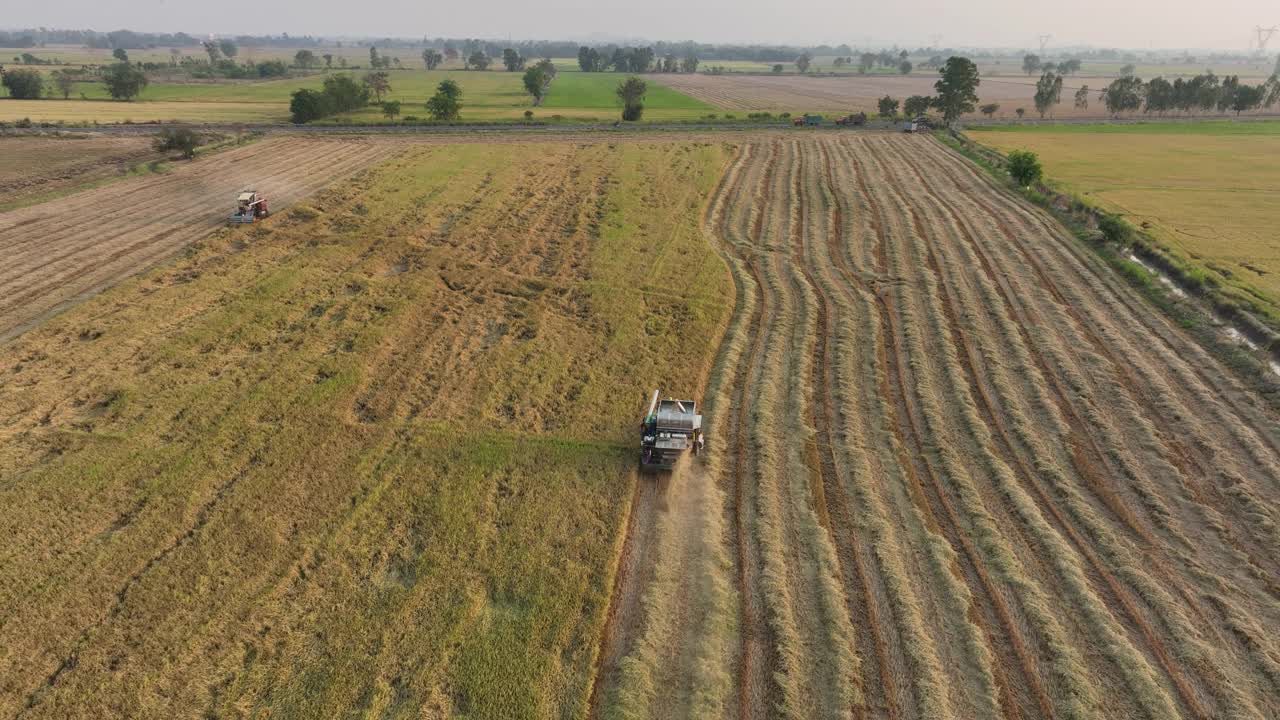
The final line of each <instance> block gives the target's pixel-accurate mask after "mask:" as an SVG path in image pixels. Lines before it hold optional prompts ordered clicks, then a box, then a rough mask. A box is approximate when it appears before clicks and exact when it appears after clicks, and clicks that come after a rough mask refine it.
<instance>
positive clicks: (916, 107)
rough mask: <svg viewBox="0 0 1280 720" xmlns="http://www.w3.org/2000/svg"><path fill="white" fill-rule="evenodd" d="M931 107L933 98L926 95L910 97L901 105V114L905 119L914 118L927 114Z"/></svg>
mask: <svg viewBox="0 0 1280 720" xmlns="http://www.w3.org/2000/svg"><path fill="white" fill-rule="evenodd" d="M931 107H933V98H931V97H929V96H928V95H912V96H911V97H909V98H907V99H906V100H905V101H903V103H902V112H903V114H905V115H906V116H907V117H916V116H918V115H923V114H925V113H927V112H929V108H931Z"/></svg>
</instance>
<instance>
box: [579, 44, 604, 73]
mask: <svg viewBox="0 0 1280 720" xmlns="http://www.w3.org/2000/svg"><path fill="white" fill-rule="evenodd" d="M578 68H579V69H580V70H582V72H602V71H603V70H604V69H605V57H604V55H603V54H602V53H601V52H600V51H599V50H597V49H595V48H593V47H587V46H586V45H583V46H582V47H580V48H578Z"/></svg>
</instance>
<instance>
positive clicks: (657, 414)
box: [640, 390, 705, 470]
mask: <svg viewBox="0 0 1280 720" xmlns="http://www.w3.org/2000/svg"><path fill="white" fill-rule="evenodd" d="M658 397H659V391H658V390H654V391H653V400H652V401H651V402H650V403H649V412H648V414H646V415H645V417H644V421H643V422H642V423H640V467H641V468H642V469H644V470H670V469H671V468H673V467H675V464H676V461H677V460H679V459H680V456H681V455H683V454H684V453H685V451H686V450H692V451H693V454H694V455H697V454H698V453H700V452H702V449H703V446H704V444H705V440H704V439H703V437H702V416H701V415H699V414H698V406H697V403H695V402H694V401H692V400H673V399H671V398H667V399H665V400H661V401H660V400H658Z"/></svg>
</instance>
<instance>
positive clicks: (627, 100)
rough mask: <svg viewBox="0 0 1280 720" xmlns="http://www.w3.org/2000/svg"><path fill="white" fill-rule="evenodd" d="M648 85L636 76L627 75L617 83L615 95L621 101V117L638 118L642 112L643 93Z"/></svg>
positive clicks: (646, 90) (647, 88) (627, 118)
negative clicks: (627, 76)
mask: <svg viewBox="0 0 1280 720" xmlns="http://www.w3.org/2000/svg"><path fill="white" fill-rule="evenodd" d="M648 90H649V86H648V85H646V84H645V81H644V80H641V79H640V78H638V77H634V76H632V77H629V78H627V79H626V80H624V81H623V82H620V83H618V89H617V91H616V92H617V95H618V99H619V100H621V101H622V119H623V120H639V119H640V117H641V116H642V115H643V114H644V95H645V93H646V92H648Z"/></svg>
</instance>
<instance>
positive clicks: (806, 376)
mask: <svg viewBox="0 0 1280 720" xmlns="http://www.w3.org/2000/svg"><path fill="white" fill-rule="evenodd" d="M705 226H706V231H707V233H708V234H709V235H710V236H712V239H713V241H714V242H718V243H720V244H721V246H722V247H723V248H724V253H725V259H726V263H727V264H728V266H729V268H730V270H731V271H732V273H733V275H734V279H735V286H736V288H737V305H738V309H737V312H736V313H735V319H734V321H733V322H732V323H731V326H730V328H729V331H728V333H727V336H726V338H725V341H724V343H723V345H722V347H721V354H720V360H719V362H718V363H717V366H716V370H715V372H714V373H713V375H712V378H711V390H709V397H708V421H707V422H708V426H709V432H710V435H711V438H712V444H711V451H712V452H711V457H710V459H709V461H707V462H706V463H705V466H703V465H699V467H703V468H704V470H705V473H706V476H707V482H708V483H715V484H716V487H718V488H719V489H720V490H721V491H722V495H723V497H722V502H721V503H720V504H719V505H716V504H714V503H711V504H709V505H708V506H707V509H706V512H707V513H709V514H714V515H716V516H717V517H718V516H720V515H721V514H722V515H723V517H724V518H725V527H726V532H725V533H724V542H725V544H726V547H728V548H730V550H731V553H730V554H731V555H732V559H733V561H732V562H731V563H729V564H728V567H727V568H726V569H725V571H724V572H725V573H726V575H730V574H731V575H732V578H731V580H732V583H733V586H734V587H736V590H737V595H738V600H739V604H738V613H737V615H738V624H737V634H736V644H737V648H736V652H728V653H725V657H724V658H722V659H721V661H720V663H721V666H722V667H721V669H722V670H723V672H724V674H725V675H726V676H728V677H731V678H733V688H732V690H731V692H727V693H725V694H724V697H725V702H724V703H723V705H722V706H712V707H713V708H714V710H715V711H714V712H711V713H708V712H707V709H708V708H707V706H696V705H689V706H676V707H674V708H673V707H672V706H666V707H665V708H664V709H665V712H664V713H662V716H663V717H690V716H707V715H708V714H710V715H713V716H731V717H736V718H751V717H765V716H770V717H771V716H777V715H781V716H784V717H795V718H817V717H823V718H826V717H831V718H858V719H859V720H860V719H861V718H893V719H896V718H933V717H986V716H995V715H998V716H1001V717H1007V718H1048V717H1060V718H1106V717H1147V718H1176V717H1185V718H1211V717H1239V718H1257V719H1259V720H1260V719H1261V718H1268V717H1275V716H1276V715H1277V713H1280V703H1278V702H1277V700H1276V698H1277V697H1280V644H1277V642H1276V640H1275V637H1274V634H1273V633H1270V632H1269V631H1268V630H1267V628H1271V627H1276V626H1278V625H1280V594H1278V593H1277V583H1280V574H1278V571H1280V566H1278V564H1277V562H1278V561H1277V556H1276V552H1275V548H1276V547H1277V546H1278V545H1277V541H1278V540H1280V531H1278V530H1277V525H1276V520H1277V517H1278V515H1277V513H1280V507H1278V506H1280V503H1278V502H1277V498H1278V497H1280V435H1278V433H1277V428H1278V425H1277V419H1276V418H1275V417H1273V416H1272V415H1271V414H1270V413H1269V411H1268V410H1267V409H1266V408H1265V407H1264V406H1263V405H1262V404H1261V403H1259V402H1256V400H1255V399H1254V398H1253V397H1251V396H1250V395H1249V393H1248V392H1247V391H1246V390H1245V389H1244V388H1243V387H1242V386H1241V385H1240V384H1239V383H1237V382H1236V381H1235V380H1234V379H1233V378H1232V376H1231V375H1230V374H1229V372H1228V371H1227V370H1225V369H1224V368H1223V367H1221V366H1220V365H1219V364H1218V363H1217V362H1216V361H1214V360H1213V359H1211V358H1210V357H1209V356H1208V355H1207V354H1206V353H1205V352H1204V351H1203V350H1202V349H1201V348H1199V347H1198V346H1196V345H1195V344H1194V342H1193V341H1192V340H1190V339H1189V338H1188V337H1187V336H1185V335H1184V334H1183V333H1182V332H1181V331H1180V330H1179V329H1178V328H1176V327H1174V326H1173V325H1172V324H1171V323H1170V322H1169V321H1167V320H1166V319H1164V318H1163V317H1162V316H1161V315H1159V314H1158V313H1156V311H1154V310H1153V309H1152V308H1149V307H1148V306H1147V305H1146V303H1145V302H1144V301H1143V300H1142V299H1141V298H1140V297H1139V296H1138V295H1137V294H1136V293H1134V292H1133V291H1132V290H1131V289H1130V288H1129V287H1128V286H1127V285H1125V284H1124V282H1123V281H1122V280H1121V279H1119V278H1117V277H1114V276H1113V275H1112V274H1111V271H1110V270H1109V269H1108V268H1107V267H1106V266H1105V265H1104V264H1103V263H1102V262H1101V261H1100V260H1099V259H1098V258H1096V257H1095V256H1093V255H1092V254H1091V253H1090V252H1089V251H1087V250H1086V249H1084V248H1083V247H1081V246H1080V245H1079V244H1078V241H1077V240H1076V239H1075V238H1072V237H1071V236H1070V235H1069V234H1068V233H1067V231H1066V230H1064V229H1063V228H1061V227H1060V226H1058V225H1057V224H1056V223H1055V222H1054V221H1053V220H1052V219H1051V218H1049V217H1048V216H1047V215H1045V214H1044V213H1042V212H1041V211H1040V210H1038V209H1035V208H1033V207H1031V206H1029V205H1027V204H1026V203H1024V202H1023V201H1022V200H1021V199H1019V198H1017V197H1015V196H1014V195H1012V194H1011V193H1009V192H1008V191H1006V190H1004V189H1003V188H1001V187H999V186H997V185H996V184H995V183H994V182H993V181H991V180H990V179H989V178H987V177H986V176H984V175H982V174H981V173H980V172H979V171H978V170H977V169H975V168H973V167H972V166H971V165H969V164H968V163H967V162H966V161H965V160H963V159H962V158H960V157H959V156H957V155H955V154H954V153H952V152H951V151H949V150H947V149H945V148H944V147H942V146H941V145H940V144H938V143H936V142H934V141H933V140H931V139H928V138H924V137H901V136H893V135H874V134H860V135H844V136H837V135H831V136H818V137H791V138H788V137H780V136H771V137H761V138H753V139H750V140H746V141H744V142H742V143H741V145H740V147H739V150H738V155H737V158H736V159H735V160H734V161H733V162H731V164H730V165H729V167H728V170H727V172H726V175H725V178H724V180H723V181H722V182H721V184H720V187H719V188H718V190H717V192H716V195H715V197H714V198H713V200H712V201H711V204H710V206H709V209H708V212H707V217H706V223H705ZM647 622H651V620H649V621H647ZM681 628H682V630H681V631H682V632H686V633H697V632H699V624H698V622H696V621H689V620H686V621H684V622H683V623H682V625H681ZM686 637H690V636H689V635H686ZM673 661H674V662H677V664H678V663H679V662H680V660H679V657H677V658H676V659H675V660H673ZM682 671H689V672H690V673H692V672H693V671H694V668H692V667H685V668H682V669H680V668H678V669H676V670H673V671H672V672H671V674H672V676H679V675H680V674H681V672H682ZM693 682H694V684H695V685H696V683H697V681H693ZM690 695H691V696H693V697H698V692H697V687H695V688H694V690H693V691H692V692H691V693H690ZM641 714H643V713H641ZM650 716H654V717H656V716H658V715H656V714H651V715H650Z"/></svg>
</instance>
